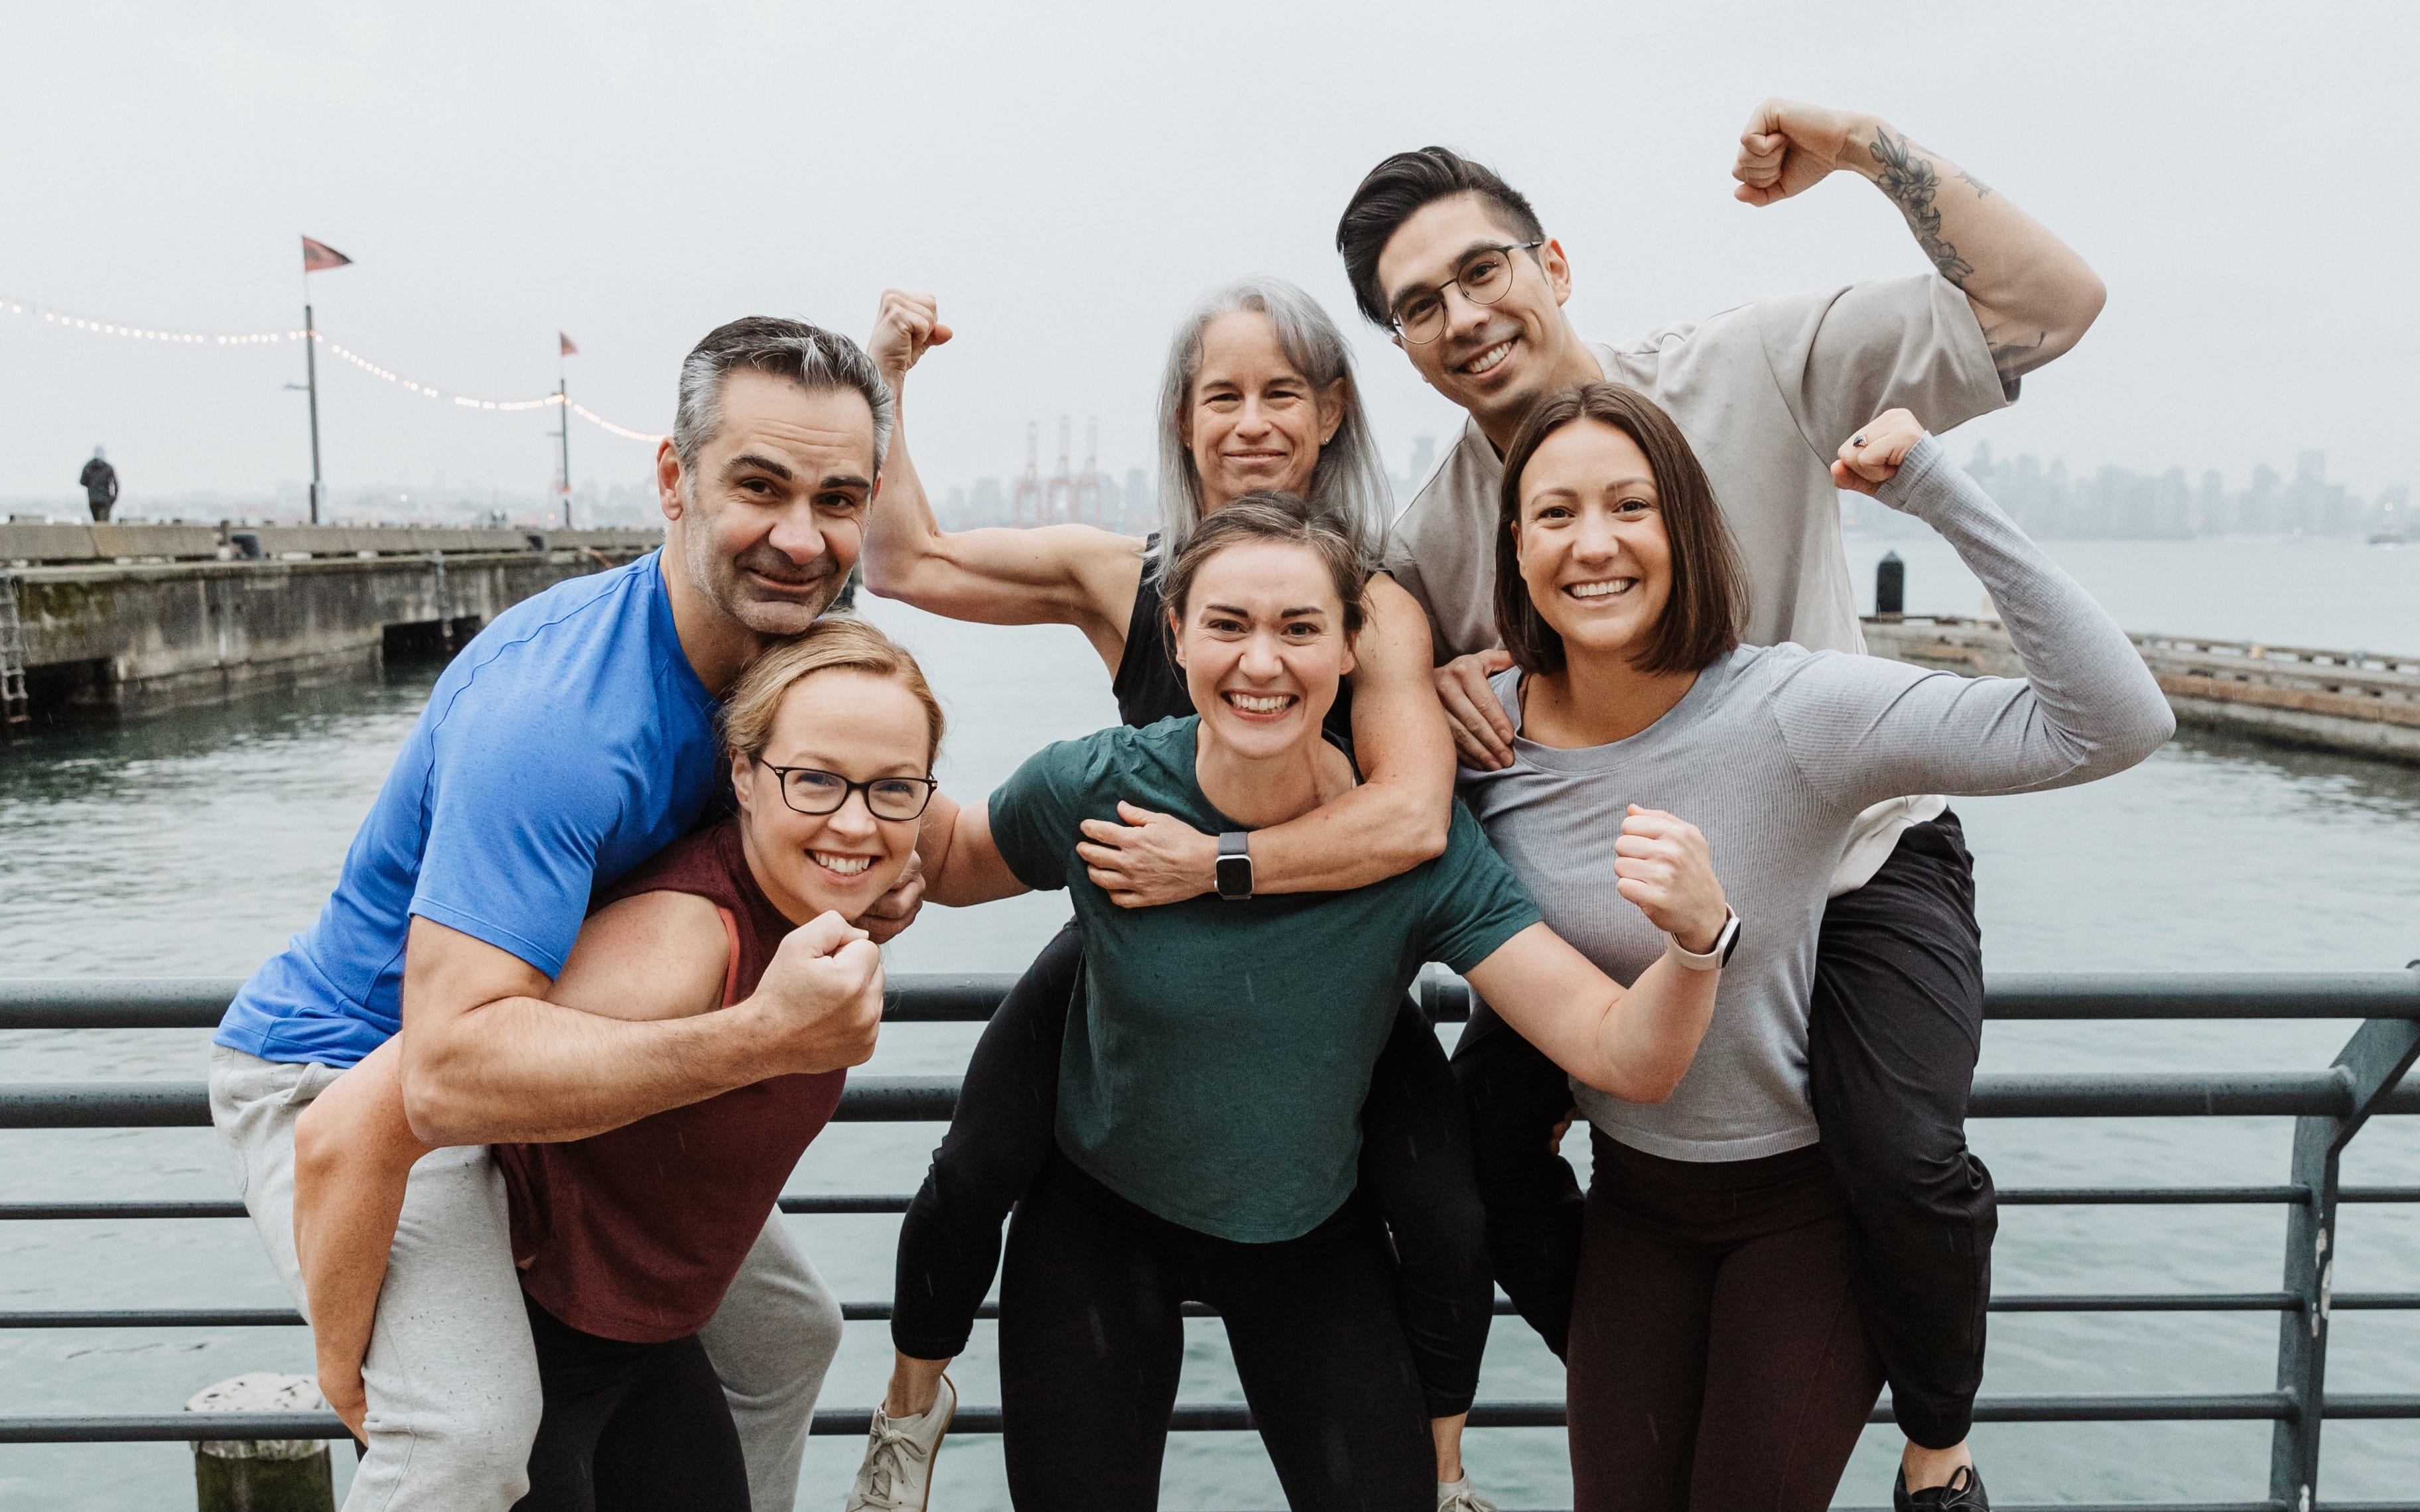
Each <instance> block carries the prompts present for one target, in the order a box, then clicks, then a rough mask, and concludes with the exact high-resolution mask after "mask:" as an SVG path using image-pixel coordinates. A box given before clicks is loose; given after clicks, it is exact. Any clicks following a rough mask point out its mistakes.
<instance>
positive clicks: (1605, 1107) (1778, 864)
mask: <svg viewBox="0 0 2420 1512" xmlns="http://www.w3.org/2000/svg"><path fill="white" fill-rule="evenodd" d="M1882 498H1883V501H1884V502H1885V503H1887V504H1889V505H1890V506H1891V507H1892V508H1894V509H1899V510H1901V511H1904V512H1905V513H1907V514H1911V515H1914V516H1916V517H1917V518H1919V519H1922V520H1924V521H1925V522H1926V523H1928V524H1930V525H1931V526H1932V528H1933V529H1935V530H1937V531H1939V532H1941V533H1942V534H1943V535H1944V536H1945V537H1947V539H1948V541H1949V543H1950V544H1951V545H1952V546H1954V547H1956V548H1957V549H1958V554H1959V555H1960V556H1961V557H1962V558H1963V559H1964V561H1965V563H1966V564H1967V566H1968V567H1970V568H1971V569H1973V571H1974V573H1975V575H1976V576H1977V577H1978V578H1980V579H1982V580H1983V584H1984V586H1985V587H1987V588H1988V589H1990V590H1991V594H1992V598H1993V602H1994V603H1995V604H1996V605H1997V606H1998V607H1999V611H2000V616H2001V619H2002V622H2003V623H2004V624H2006V625H2007V626H2008V629H2009V640H2011V641H2012V642H2013V643H2014V645H2015V648H2016V651H2017V653H2018V655H2019V656H2021V657H2022V658H2023V659H2024V666H2025V672H2026V675H2025V677H2024V678H2023V679H2017V678H2007V677H1980V678H1966V677H1961V676H1958V675H1956V674H1954V673H1950V672H1941V671H1923V670H1921V669H1918V668H1915V667H1909V666H1905V665H1902V664H1900V663H1898V662H1892V661H1885V660H1883V659H1881V658H1879V657H1874V656H1853V655H1847V654H1843V653H1839V652H1831V651H1808V650H1807V649H1806V648H1805V647H1803V646H1797V645H1790V644H1784V645H1777V646H1743V647H1741V648H1740V649H1739V650H1737V651H1735V652H1733V653H1731V655H1730V656H1728V657H1726V658H1725V659H1723V660H1722V661H1719V662H1716V663H1715V664H1714V666H1712V667H1709V668H1707V669H1706V670H1705V671H1702V672H1700V673H1699V675H1698V680H1697V683H1696V684H1695V685H1694V686H1693V687H1691V688H1690V689H1689V691H1688V693H1687V694H1686V695H1685V696H1683V698H1682V700H1681V702H1678V703H1677V704H1675V705H1673V707H1672V709H1671V710H1670V712H1668V713H1667V714H1666V715H1665V716H1664V717H1662V718H1661V719H1658V720H1657V721H1655V723H1653V724H1652V725H1650V726H1649V727H1648V728H1646V729H1645V730H1642V731H1640V732H1639V733H1637V734H1636V735H1633V736H1631V737H1630V738H1629V739H1627V740H1621V741H1616V742H1614V743H1613V744H1611V745H1608V746H1592V747H1587V748H1580V749H1569V750H1567V749H1558V748H1552V747H1547V746H1541V745H1538V744H1536V743H1535V742H1533V741H1530V740H1528V738H1526V737H1525V736H1522V735H1519V734H1516V735H1515V736H1514V739H1513V742H1512V748H1513V755H1514V760H1513V764H1512V765H1511V766H1510V767H1507V768H1505V769H1504V770H1501V771H1493V772H1474V771H1465V772H1464V773H1463V774H1462V783H1461V791H1462V795H1463V797H1464V798H1465V799H1466V801H1467V802H1468V803H1469V805H1470V807H1471V809H1472V810H1474V811H1475V812H1476V813H1477V814H1478V816H1479V819H1480V822H1481V824H1482V825H1485V826H1486V829H1487V835H1488V839H1489V840H1491V841H1494V842H1495V844H1496V848H1497V851H1499V852H1500V853H1502V855H1503V856H1504V858H1505V859H1506V860H1508V861H1510V862H1512V868H1513V870H1514V871H1515V872H1517V873H1519V875H1520V878H1521V880H1522V882H1523V883H1524V884H1526V885H1527V886H1528V888H1529V891H1530V893H1531V894H1532V895H1533V896H1534V897H1535V898H1536V899H1537V902H1538V905H1539V908H1540V909H1541V911H1542V912H1543V913H1544V916H1545V919H1546V922H1547V923H1548V924H1550V925H1552V926H1553V927H1554V930H1555V932H1556V933H1559V934H1560V935H1562V936H1563V938H1565V939H1567V940H1569V941H1571V942H1572V944H1573V945H1575V946H1576V947H1577V948H1578V949H1580V950H1581V951H1582V952H1583V953H1585V954H1586V955H1587V956H1588V957H1589V958H1590V960H1592V961H1594V962H1595V963H1596V964H1597V965H1598V966H1599V967H1601V968H1602V969H1604V970H1605V971H1606V973H1607V974H1608V975H1610V976H1612V977H1613V978H1614V979H1615V980H1619V981H1622V982H1625V983H1626V982H1630V981H1633V980H1637V976H1638V974H1639V973H1640V972H1642V971H1644V970H1645V969H1646V968H1647V967H1648V966H1649V965H1650V964H1652V963H1653V961H1654V960H1655V958H1656V957H1657V956H1658V955H1660V954H1662V953H1663V949H1664V937H1663V935H1662V934H1661V933H1659V932H1657V930H1656V929H1655V927H1654V926H1653V925H1652V924H1650V923H1649V922H1648V921H1647V918H1646V916H1645V915H1643V914H1641V913H1640V912H1639V911H1638V910H1637V908H1635V907H1633V906H1632V905H1631V904H1630V903H1627V902H1625V901H1624V900H1623V899H1622V898H1621V895H1620V894H1618V893H1617V892H1615V891H1614V871H1613V861H1614V841H1615V840H1616V838H1617V837H1618V836H1619V835H1620V834H1621V820H1622V814H1623V811H1624V810H1625V808H1626V806H1628V805H1629V804H1632V803H1637V804H1641V805H1644V806H1645V807H1648V808H1651V809H1663V810H1669V811H1670V812H1672V813H1675V814H1678V815H1679V816H1681V817H1682V818H1683V819H1686V820H1688V821H1689V822H1690V823H1692V824H1694V825H1697V826H1698V827H1699V829H1700V830H1702V831H1703V832H1704V834H1705V836H1706V841H1707V844H1708V846H1709V847H1710V848H1711V850H1712V852H1713V856H1714V872H1715V874H1716V875H1717V876H1718V877H1720V878H1721V879H1722V884H1723V889H1724V892H1725V894H1726V895H1727V896H1728V897H1729V898H1730V903H1731V907H1732V909H1733V910H1734V911H1735V912H1737V913H1738V915H1739V916H1740V919H1741V935H1740V945H1739V949H1738V950H1737V952H1736V953H1735V954H1734V955H1733V956H1732V958H1731V963H1730V966H1729V967H1728V968H1727V969H1726V970H1725V971H1724V973H1723V980H1722V984H1721V986H1720V988H1719V989H1718V990H1717V992H1716V995H1715V998H1714V1023H1713V1026H1712V1027H1711V1028H1710V1029H1709V1030H1708V1031H1707V1034H1706V1038H1705V1041H1704V1043H1703V1044H1702V1045H1701V1046H1700V1047H1699V1051H1698V1057H1697V1059H1696V1061H1695V1062H1693V1063H1692V1064H1691V1066H1690V1068H1689V1072H1688V1074H1687V1075H1686V1076H1685V1077H1683V1079H1682V1081H1681V1085H1680V1087H1679V1088H1677V1089H1676V1090H1675V1091H1674V1092H1673V1094H1672V1096H1671V1097H1670V1099H1669V1100H1668V1101H1666V1102H1664V1103H1659V1104H1652V1105H1651V1104H1646V1103H1625V1102H1623V1101H1622V1100H1621V1099H1620V1098H1617V1097H1614V1096H1611V1095H1610V1094H1607V1093H1604V1092H1599V1091H1597V1090H1595V1089H1594V1088H1586V1087H1581V1086H1578V1085H1576V1084H1575V1087H1574V1091H1575V1093H1576V1094H1577V1096H1578V1100H1579V1103H1580V1107H1581V1109H1582V1111H1584V1112H1585V1113H1586V1114H1587V1115H1588V1117H1589V1119H1590V1122H1591V1123H1593V1124H1594V1125H1595V1126H1596V1127H1597V1128H1598V1129H1600V1130H1602V1131H1604V1132H1605V1133H1606V1134H1607V1135H1609V1136H1611V1137H1612V1138H1614V1139H1617V1140H1620V1141H1621V1143H1623V1144H1625V1145H1628V1146H1631V1147H1632V1148H1634V1149H1640V1150H1644V1151H1646V1152H1647V1153H1649V1154H1651V1155H1660V1156H1663V1157H1665V1158H1667V1159H1672V1160H1695V1161H1724V1160H1752V1159H1755V1158H1757V1157H1759V1156H1764V1155H1773V1154H1778V1153H1780V1152H1782V1151H1784V1150H1789V1149H1798V1148H1800V1147H1801V1146H1805V1145H1811V1144H1813V1143H1815V1140H1816V1129H1815V1116H1814V1113H1813V1112H1812V1111H1811V1109H1810V1108H1809V1107H1808V1104H1807V1002H1808V997H1809V990H1810V987H1811V984H1812V981H1813V979H1814V969H1815V940H1816V932H1817V929H1818V927H1819V926H1820V924H1821V923H1822V921H1823V905H1824V902H1825V893H1826V891H1827V887H1828V884H1829V882H1830V879H1831V876H1832V872H1833V869H1834V868H1835V866H1836V865H1837V864H1838V861H1839V858H1840V854H1841V850H1842V848H1843V847H1844V846H1845V845H1846V844H1847V842H1848V840H1849V838H1850V833H1851V829H1852V826H1853V825H1854V822H1855V820H1856V817H1857V814H1858V813H1859V811H1860V810H1864V809H1866V808H1867V807H1869V805H1872V804H1875V803H1878V802H1881V801H1882V800H1884V799H1885V798H1891V797H1897V796H1899V795H1902V794H1909V793H1950V794H1995V793H2028V792H2033V791H2036V790H2039V789H2042V788H2055V787H2069V786H2072V785H2074V784H2076V783H2079V782H2089V781H2091V780H2093V779H2096V778H2102V777H2107V776H2109V775H2111V774H2112V773H2115V772H2120V771H2123V770H2125V769H2126V768H2127V767H2129V766H2132V765H2133V764H2136V763H2137V762H2140V761H2142V760H2144V759H2145V758H2146V757H2148V756H2149V755H2150V754H2151V752H2153V751H2155V750H2157V749H2158V748H2160V747H2161V746H2162V745H2163V744H2164V743H2165V742H2166V740H2167V738H2168V736H2169V735H2170V734H2171V733H2174V731H2175V728H2176V721H2175V719H2174V717H2172V716H2171V715H2170V714H2169V712H2168V705H2167V701H2166V700H2165V699H2164V697H2162V696H2161V693H2160V689H2159V685H2158V684H2156V683H2155V682H2153V681H2152V678H2151V674H2150V672H2149V671H2148V670H2147V669H2145V667H2144V665H2143V661H2142V658H2141V657H2140V656H2137V655H2136V654H2135V651H2134V648H2133V644H2132V643H2131V642H2129V641H2128V640H2127V639H2126V633H2125V632H2124V631H2123V630H2121V629H2119V628H2118V625H2117V623H2116V622H2115V621H2113V620H2111V619H2110V618H2109V616H2108V614H2107V613H2106V612H2105V611H2104V610H2103V609H2102V608H2101V606H2100V605H2098V604H2096V603H2094V602H2093V600H2092V597H2091V595H2090V594H2086V592H2085V591H2084V589H2083V588H2082V587H2081V586H2079V585H2078V584H2077V583H2076V582H2075V580H2074V579H2071V578H2070V577H2068V576H2067V574H2066V573H2064V572H2062V571H2060V570H2059V569H2058V567H2057V566H2056V565H2055V564H2054V563H2052V562H2051V561H2050V560H2049V559H2048V558H2047V557H2045V556H2043V555H2042V553H2041V551H2040V548H2037V547H2036V546H2035V545H2034V544H2033V543H2032V542H2031V541H2029V540H2027V539H2026V538H2025V535H2024V532H2022V531H2020V530H2018V529H2017V527H2016V525H2015V523H2014V522H2013V521H2011V520H2010V519H2009V517H2008V516H2007V515H2005V514H2003V513H2002V512H2001V510H2000V507H1999V506H1998V505H1997V504H1995V503H1993V501H1992V499H1991V496H1990V495H1988V494H1986V493H1985V492H1984V491H1983V490H1982V488H1981V487H1979V486H1978V485H1977V484H1976V483H1975V481H1974V480H1973V479H1971V478H1969V477H1967V476H1966V474H1965V473H1964V472H1962V471H1960V470H1959V469H1958V468H1957V467H1955V466H1954V465H1952V464H1951V463H1950V461H1949V460H1948V458H1947V455H1944V453H1943V452H1942V449H1941V445H1940V443H1939V442H1938V441H1936V440H1932V439H1931V438H1930V437H1927V438H1926V439H1925V440H1922V441H1920V442H1919V443H1917V445H1916V448H1915V450H1914V451H1912V452H1910V453H1909V454H1908V457H1907V460H1906V461H1905V463H1903V464H1902V465H1901V467H1900V471H1899V474H1898V476H1897V477H1895V478H1894V479H1892V481H1891V482H1890V483H1888V484H1886V485H1885V486H1884V487H1883V490H1882ZM1520 677H1521V673H1519V672H1518V671H1510V672H1506V673H1503V674H1501V675H1500V676H1498V677H1497V678H1496V679H1495V680H1494V682H1493V684H1492V686H1493V687H1494V689H1495V692H1496V696H1497V698H1498V699H1499V700H1500V701H1501V702H1503V705H1504V709H1505V712H1506V713H1507V714H1508V715H1509V716H1510V717H1512V722H1513V727H1514V729H1515V730H1516V731H1518V730H1519V729H1520V726H1521V701H1520V694H1519V682H1520ZM2077 881H2078V884H2079V885H2080V886H2088V881H2087V879H2085V878H2078V879H2077Z"/></svg>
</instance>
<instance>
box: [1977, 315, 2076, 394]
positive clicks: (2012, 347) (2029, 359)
mask: <svg viewBox="0 0 2420 1512" xmlns="http://www.w3.org/2000/svg"><path fill="white" fill-rule="evenodd" d="M2028 334H2030V335H2031V337H2032V339H2031V340H2027V339H2026V337H2027V335H2028ZM2049 344H2050V332H2047V331H2044V330H2042V329H2041V328H2040V327H2039V326H2036V327H2034V328H2033V329H2032V331H2031V332H2026V331H2024V330H2021V329H2020V328H2019V327H2018V326H2017V324H2016V322H2014V321H2012V320H2003V321H2000V322H1998V323H1996V324H1993V325H1989V326H1985V327H1984V328H1983V345H1984V347H1986V348H1987V349H1989V350H1990V352H1991V354H1992V367H1993V371H1994V372H1996V373H1998V374H1999V375H2000V382H2001V383H2002V384H2003V385H2004V386H2005V385H2007V384H2011V383H2014V382H2016V380H2017V379H2019V378H2023V377H2024V376H2025V375H2026V374H2028V373H2030V372H2032V371H2033V370H2034V369H2035V368H2037V367H2040V366H2041V365H2042V364H2043V363H2047V362H2049V361H2050V360H2051V359H2052V358H2053V357H2055V356H2056V355H2058V354H2057V353H2055V352H2047V351H2045V350H2043V348H2044V347H2047V346H2049Z"/></svg>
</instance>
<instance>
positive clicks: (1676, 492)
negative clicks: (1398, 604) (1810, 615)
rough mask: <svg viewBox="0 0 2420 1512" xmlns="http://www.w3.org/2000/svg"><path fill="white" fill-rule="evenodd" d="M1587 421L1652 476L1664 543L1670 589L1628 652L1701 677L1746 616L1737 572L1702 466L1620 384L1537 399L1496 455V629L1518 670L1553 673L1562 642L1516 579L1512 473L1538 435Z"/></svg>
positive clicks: (1517, 518) (1742, 575)
mask: <svg viewBox="0 0 2420 1512" xmlns="http://www.w3.org/2000/svg"><path fill="white" fill-rule="evenodd" d="M1589 420H1592V421H1594V422H1596V423H1597V424H1600V425H1611V426H1612V427H1613V428H1614V429H1616V430H1618V431H1621V433H1622V434H1623V435H1625V436H1628V437H1629V438H1630V439H1631V440H1634V441H1636V442H1637V443H1638V449H1639V451H1641V452H1643V453H1645V454H1646V456H1647V471H1648V472H1649V473H1650V474H1651V475H1652V477H1653V478H1654V480H1655V512H1656V514H1657V515H1658V516H1660V517H1662V518H1663V521H1664V537H1665V539H1666V540H1667V541H1668V542H1670V543H1671V551H1672V593H1671V596H1670V597H1668V598H1667V599H1666V600H1665V602H1664V614H1663V617H1662V618H1661V619H1658V620H1657V621H1656V622H1655V627H1654V629H1653V630H1652V632H1651V633H1650V636H1649V640H1648V642H1647V644H1646V645H1645V646H1644V647H1642V648H1641V649H1639V650H1638V651H1637V652H1634V653H1633V654H1632V656H1631V658H1630V662H1631V665H1632V666H1634V667H1636V668H1637V669H1638V670H1639V671H1643V672H1694V671H1704V670H1705V669H1706V668H1708V667H1711V666H1713V665H1714V663H1715V662H1718V661H1720V660H1722V659H1723V658H1724V657H1725V656H1730V654H1731V652H1732V651H1734V650H1736V649H1737V648H1738V646H1739V643H1740V625H1742V624H1743V623H1745V620H1746V619H1747V573H1746V570H1745V568H1744V567H1742V566H1741V564H1740V555H1739V547H1738V546H1737V545H1736V544H1735V543H1734V542H1733V541H1732V540H1731V532H1730V526H1729V525H1727V524H1725V523H1724V521H1723V509H1722V505H1721V503H1720V502H1719V501H1716V500H1715V498H1714V485H1713V484H1711V483H1709V482H1707V481H1706V470H1705V469H1704V468H1702V467H1700V466H1699V465H1698V454H1697V453H1696V452H1694V451H1692V450H1690V447H1689V440H1688V438H1687V437H1685V436H1683V435H1682V434H1681V427H1680V426H1678V425H1676V424H1673V423H1672V417H1671V416H1670V415H1668V414H1666V413H1665V412H1664V411H1663V409H1661V408H1660V407H1659V406H1658V405H1657V404H1656V403H1655V401H1654V400H1652V399H1651V398H1649V397H1647V395H1645V394H1643V393H1639V392H1638V391H1637V389H1634V388H1632V387H1630V386H1629V385H1628V384H1624V383H1586V384H1582V385H1581V386H1579V387H1578V388H1575V389H1566V390H1564V391H1563V392H1562V393H1558V394H1554V395H1551V396H1550V397H1548V398H1545V399H1542V400H1540V401H1539V402H1538V404H1537V406H1536V407H1535V408H1534V409H1531V410H1530V411H1529V414H1528V419H1526V420H1524V421H1522V422H1521V430H1520V433H1519V434H1518V435H1516V436H1514V437H1513V438H1512V450H1511V451H1509V452H1507V453H1505V455H1504V486H1503V490H1502V493H1501V496H1500V499H1499V501H1498V504H1497V515H1496V631H1497V635H1499V636H1501V637H1502V638H1503V640H1504V649H1505V650H1506V651H1508V652H1511V653H1512V660H1513V661H1514V662H1515V663H1516V664H1518V665H1519V667H1520V669H1521V670H1522V671H1525V672H1559V671H1562V670H1563V638H1562V637H1561V636H1560V635H1559V634H1557V633H1556V631H1555V627H1554V626H1553V625H1548V624H1547V623H1546V619H1545V616H1544V615H1543V614H1541V613H1539V612H1538V606H1537V605H1536V604H1535V603H1532V602H1531V601H1530V598H1529V585H1528V583H1527V582H1524V581H1523V580H1522V579H1521V552H1520V548H1519V546H1518V544H1517V542H1518V535H1517V532H1518V531H1519V528H1520V524H1521V474H1522V473H1523V472H1524V471H1527V470H1528V466H1529V459H1530V458H1531V457H1533V456H1535V455H1538V448H1539V447H1540V446H1542V445H1544V443H1545V440H1546V438H1547V437H1549V436H1552V435H1553V434H1554V433H1555V432H1557V431H1559V430H1561V429H1562V428H1563V427H1564V426H1566V425H1575V424H1579V423H1580V422H1582V421H1589Z"/></svg>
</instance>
